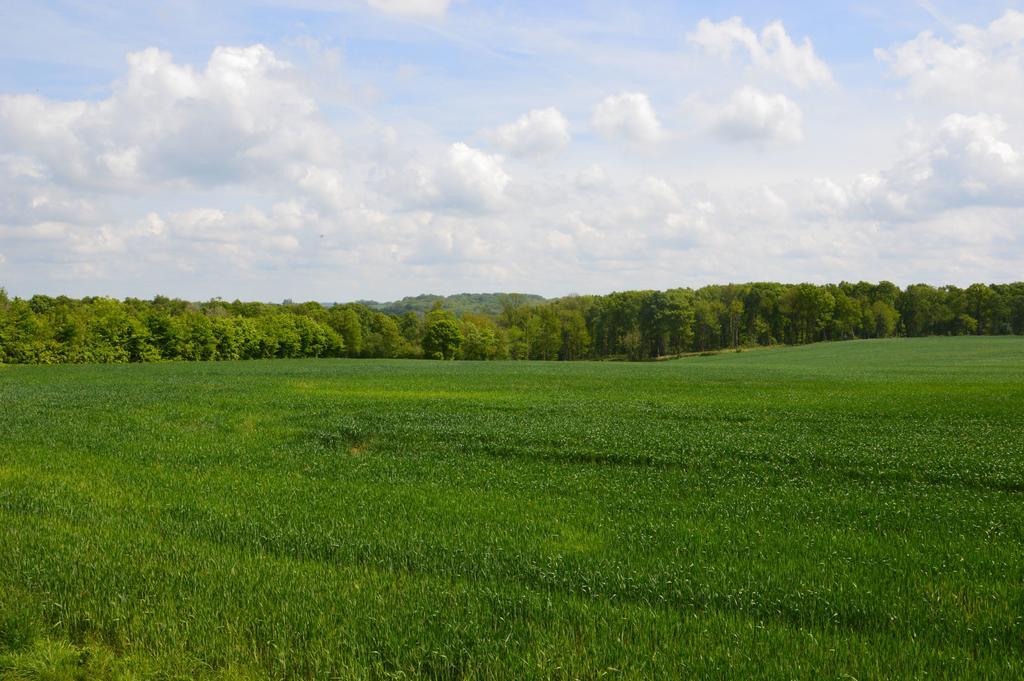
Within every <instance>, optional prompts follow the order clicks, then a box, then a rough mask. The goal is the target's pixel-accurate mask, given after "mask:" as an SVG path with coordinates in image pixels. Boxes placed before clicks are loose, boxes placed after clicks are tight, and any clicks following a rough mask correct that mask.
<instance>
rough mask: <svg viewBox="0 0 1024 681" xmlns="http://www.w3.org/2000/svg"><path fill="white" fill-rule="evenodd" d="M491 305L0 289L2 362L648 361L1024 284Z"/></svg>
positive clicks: (943, 327)
mask: <svg viewBox="0 0 1024 681" xmlns="http://www.w3.org/2000/svg"><path fill="white" fill-rule="evenodd" d="M498 303H499V305H498V306H497V307H494V306H491V307H490V308H489V309H488V310H487V311H485V312H473V311H469V310H462V311H461V312H460V313H459V314H456V313H454V312H453V311H451V310H448V309H445V308H444V307H442V306H441V305H440V304H435V305H434V307H433V309H431V310H429V311H426V312H417V311H408V312H405V313H403V314H393V313H388V312H382V311H380V310H375V309H371V308H370V307H368V306H367V305H364V304H360V303H348V304H344V305H333V306H325V305H321V304H320V303H316V302H308V303H299V304H295V303H285V304H280V305H277V304H269V303H255V302H241V301H237V300H236V301H234V302H226V301H223V300H220V299H214V300H211V301H208V302H201V303H196V302H188V301H184V300H179V299H172V298H167V297H163V296H157V297H155V298H153V299H152V300H140V299H136V298H128V299H125V300H116V299H112V298H104V297H86V298H80V299H73V298H68V297H65V296H56V297H51V296H44V295H36V296H32V297H31V298H27V299H26V298H18V297H15V298H11V297H9V296H8V294H7V293H6V291H4V289H2V288H0V362H6V363H33V364H56V363H84V362H89V363H106V362H151V361H160V360H237V359H265V358H287V357H380V358H391V357H407V358H428V359H473V360H484V359H538V360H580V359H629V360H644V359H655V358H659V357H667V356H674V355H682V354H686V353H694V352H698V353H699V352H709V351H716V350H722V349H727V348H742V347H751V346H760V345H774V344H803V343H812V342H816V341H826V340H846V339H854V338H888V337H892V336H926V335H1002V334H1024V283H1021V282H1018V283H1013V284H973V285H971V286H969V287H967V288H958V287H956V286H941V287H935V286H930V285H927V284H913V285H910V286H907V287H906V288H903V289H901V288H899V287H898V286H896V285H895V284H892V283H890V282H886V281H883V282H880V283H877V284H873V283H868V282H859V283H856V284H853V283H847V282H843V283H839V284H826V285H815V284H779V283H771V282H758V283H748V284H728V285H718V286H705V287H703V288H699V289H689V288H676V289H669V290H667V291H623V292H617V293H611V294H608V295H601V296H597V295H587V296H569V297H565V298H559V299H555V300H547V301H539V300H538V299H537V298H536V297H528V296H524V295H521V294H502V295H500V296H499V297H498Z"/></svg>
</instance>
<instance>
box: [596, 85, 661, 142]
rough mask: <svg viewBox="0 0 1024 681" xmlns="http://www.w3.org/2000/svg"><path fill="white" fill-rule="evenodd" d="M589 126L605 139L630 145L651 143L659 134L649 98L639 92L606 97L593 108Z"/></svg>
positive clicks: (659, 128)
mask: <svg viewBox="0 0 1024 681" xmlns="http://www.w3.org/2000/svg"><path fill="white" fill-rule="evenodd" d="M593 125H594V128H595V129H596V130H597V131H598V132H599V133H600V134H602V135H604V136H605V137H619V138H622V139H625V140H628V141H631V142H654V141H657V140H658V139H659V138H661V136H662V134H663V133H662V128H661V122H660V121H659V120H658V116H657V115H656V114H655V113H654V108H653V107H652V106H651V101H650V99H648V97H647V95H645V94H643V93H642V92H626V93H623V94H620V95H610V96H608V97H606V98H605V99H604V100H603V101H602V102H601V103H600V104H598V105H597V106H596V107H595V108H594V116H593Z"/></svg>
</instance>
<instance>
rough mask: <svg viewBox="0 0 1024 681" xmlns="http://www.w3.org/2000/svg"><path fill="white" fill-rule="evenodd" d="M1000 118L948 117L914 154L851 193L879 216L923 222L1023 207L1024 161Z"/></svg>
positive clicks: (869, 177)
mask: <svg viewBox="0 0 1024 681" xmlns="http://www.w3.org/2000/svg"><path fill="white" fill-rule="evenodd" d="M1006 130H1007V126H1006V124H1005V123H1004V121H1003V120H1002V118H1000V117H998V116H992V115H988V114H976V115H973V116H965V115H963V114H952V115H950V116H947V117H946V118H945V119H944V120H943V121H942V124H941V125H940V126H939V128H938V130H937V131H936V132H935V134H934V135H933V136H932V137H931V139H929V140H927V142H926V143H925V144H924V145H922V146H921V148H919V149H917V150H916V151H915V152H914V153H911V154H908V155H907V156H906V157H905V158H903V159H902V160H900V161H899V162H898V163H897V164H895V165H894V166H893V167H891V168H889V169H888V170H886V171H885V172H883V173H879V174H865V175H862V176H861V177H860V178H859V179H858V180H857V182H856V183H855V184H854V186H853V188H852V190H851V193H852V194H853V195H854V196H855V197H856V198H857V199H858V200H859V201H860V202H861V204H862V205H863V206H865V207H866V208H867V209H869V210H871V211H873V212H875V213H877V214H881V215H886V214H889V215H894V216H900V217H903V218H911V217H920V216H921V215H926V214H930V213H934V212H938V211H942V210H947V209H952V208H958V207H962V206H984V205H1006V206H1015V205H1020V204H1021V203H1022V202H1024V155H1022V154H1021V152H1020V151H1018V150H1017V149H1015V148H1014V147H1013V146H1012V145H1011V144H1009V143H1008V142H1007V141H1006V140H1005V139H1004V133H1005V132H1006Z"/></svg>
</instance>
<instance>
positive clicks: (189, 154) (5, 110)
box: [0, 45, 340, 190]
mask: <svg viewBox="0 0 1024 681" xmlns="http://www.w3.org/2000/svg"><path fill="white" fill-rule="evenodd" d="M0 145H2V146H3V147H4V148H5V149H6V150H8V151H10V152H13V153H15V154H18V155H20V156H23V157H26V158H29V159H31V160H32V162H33V163H34V164H35V165H36V166H37V167H39V168H40V169H41V171H42V172H43V173H44V174H45V175H47V176H49V177H52V178H53V179H54V180H56V181H57V182H61V183H66V184H71V185H75V186H91V187H94V188H102V187H105V188H108V189H126V188H131V189H133V190H145V189H147V188H151V187H152V186H153V185H154V184H156V183H179V184H186V185H200V186H210V185H215V184H218V183H231V182H240V181H245V180H252V179H258V178H260V177H277V176H279V175H280V174H281V173H282V172H285V171H287V170H288V169H289V167H290V164H307V163H330V162H333V161H332V157H335V156H337V155H338V154H339V153H340V143H339V141H338V139H337V137H336V135H335V134H334V133H333V131H332V130H331V129H330V128H329V127H328V126H327V125H326V124H324V123H323V121H322V120H321V119H320V117H319V114H318V109H317V106H316V103H315V101H314V100H313V98H312V97H311V96H309V95H308V94H307V93H305V92H304V91H303V89H302V88H301V87H300V85H299V83H298V78H297V77H296V74H295V72H294V69H293V68H292V66H291V65H290V64H288V63H287V62H284V61H281V60H279V59H278V58H277V57H276V56H275V55H274V53H273V52H272V51H271V50H269V49H268V48H266V47H264V46H262V45H253V46H251V47H244V48H238V47H219V48H217V49H216V50H214V52H213V54H212V55H211V57H210V59H209V61H208V63H207V64H206V68H205V70H203V71H200V72H197V71H195V70H194V69H192V68H191V67H188V66H181V65H178V64H175V63H174V61H173V59H172V58H171V55H170V54H168V53H166V52H162V51H160V50H157V49H155V48H149V49H146V50H143V51H141V52H135V53H131V54H129V55H128V73H127V75H126V76H125V77H124V78H122V79H121V80H119V81H117V82H116V83H115V85H114V87H113V92H112V93H111V95H110V96H109V97H108V98H106V99H102V100H100V101H97V102H91V101H72V102H55V101H52V100H47V99H43V98H41V97H37V96H34V95H0Z"/></svg>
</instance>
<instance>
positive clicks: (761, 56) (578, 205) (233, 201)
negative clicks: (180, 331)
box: [0, 0, 1024, 301]
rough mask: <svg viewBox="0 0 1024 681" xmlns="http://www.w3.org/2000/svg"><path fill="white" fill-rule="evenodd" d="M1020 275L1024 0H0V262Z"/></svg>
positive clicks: (132, 292)
mask: <svg viewBox="0 0 1024 681" xmlns="http://www.w3.org/2000/svg"><path fill="white" fill-rule="evenodd" d="M882 279H886V280H890V281H893V282H895V283H897V284H900V285H906V284H910V283H919V282H924V283H931V284H936V285H940V284H957V285H967V284H969V283H972V282H975V281H983V282H1006V281H1017V280H1021V279H1024V1H1020V2H1013V1H1011V2H1001V3H996V2H988V1H987V0H976V1H974V2H971V3H964V2H952V1H950V0H930V1H926V0H919V1H917V2H914V1H912V0H902V1H901V0H888V1H879V0H857V1H854V2H843V1H836V2H827V3H821V2H804V1H801V2H795V1H791V2H772V1H761V2H711V1H700V0H695V1H692V2H659V1H657V0H650V1H645V2H643V3H623V2H617V1H610V0H609V1H607V2H585V3H580V2H572V1H569V0H566V1H565V2H550V1H549V0H546V1H543V2H541V1H537V2H533V1H526V2H499V1H486V0H336V1H331V0H262V1H256V0H251V1H249V0H246V1H242V0H234V1H229V0H225V1H224V2H217V3H210V2H205V1H194V2H193V1H190V0H176V1H175V2H161V1H160V0H155V1H153V2H148V3H134V2H113V1H110V0H87V1H86V0H65V1H62V2H46V1H43V0H4V2H3V3H0V286H2V287H4V288H6V289H7V291H8V292H9V293H10V294H12V295H21V296H30V295H33V294H36V293H43V294H50V295H59V294H64V295H71V296H76V297H77V296H85V295H111V296H115V297H126V296H134V297H140V298H148V297H151V296H153V295H156V294H161V295H168V296H175V297H182V298H188V299H192V300H207V299H210V298H213V297H223V298H226V299H234V298H241V299H243V300H266V301H280V300H282V299H285V298H290V299H293V300H320V301H346V300H355V299H376V300H391V299H395V298H400V297H402V296H406V295H416V294H420V293H439V294H450V293H456V292H462V291H471V292H483V291H523V292H529V293H538V294H541V295H545V296H562V295H568V294H571V293H607V292H610V291H613V290H625V289H649V288H656V289H665V288H672V287H678V286H691V287H696V286H702V285H706V284H712V283H728V282H745V281H765V280H770V281H782V282H802V281H810V282H815V283H825V282H838V281H841V280H847V281H859V280H868V281H878V280H882Z"/></svg>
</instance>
